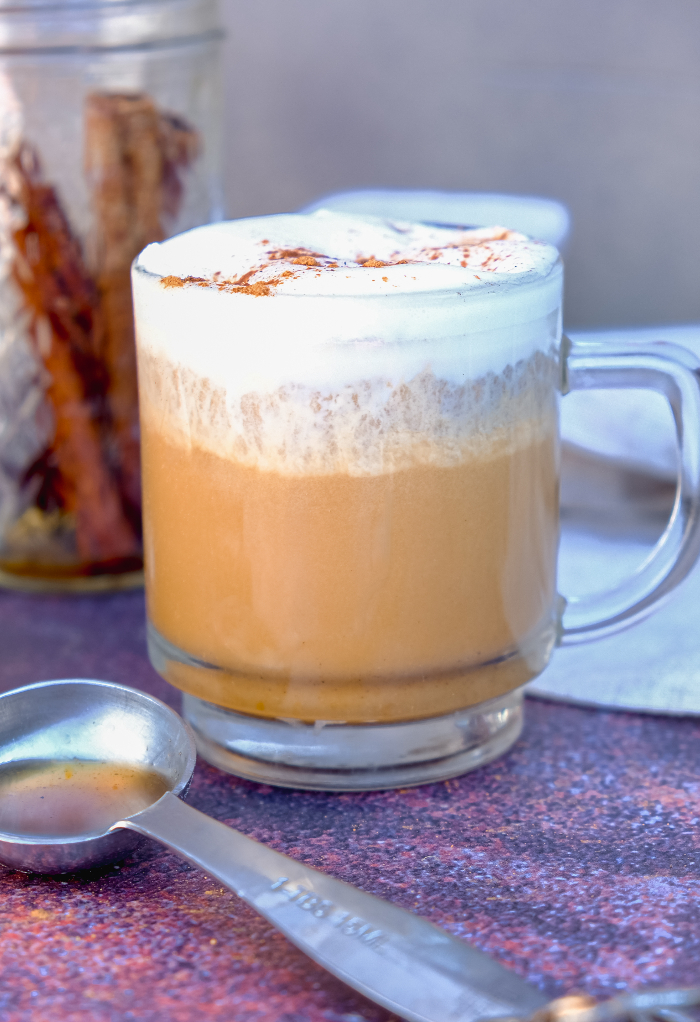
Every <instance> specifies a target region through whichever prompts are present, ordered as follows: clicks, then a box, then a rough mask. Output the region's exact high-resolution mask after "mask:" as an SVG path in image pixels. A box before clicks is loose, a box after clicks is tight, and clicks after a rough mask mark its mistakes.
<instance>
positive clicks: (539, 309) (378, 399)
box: [133, 211, 562, 474]
mask: <svg viewBox="0 0 700 1022" xmlns="http://www.w3.org/2000/svg"><path fill="white" fill-rule="evenodd" d="M133 284H134V307H135V313H136V332H137V344H138V351H139V389H140V394H141V402H142V412H143V422H144V426H145V427H146V428H157V429H158V430H159V431H161V432H167V433H168V434H169V435H170V436H171V438H172V440H173V442H175V443H177V444H179V445H185V446H197V447H200V448H202V449H206V450H209V451H211V452H213V453H216V454H218V455H220V456H221V457H224V458H229V459H232V460H235V461H238V462H241V463H243V464H245V465H249V466H251V467H253V466H254V467H257V468H260V469H262V470H265V471H278V472H284V473H307V472H311V473H323V472H348V473H351V474H356V473H359V474H379V473H382V472H393V471H398V470H399V469H401V468H404V467H406V466H407V465H410V464H413V463H414V462H416V459H418V461H420V462H421V463H426V464H428V463H429V464H440V465H452V464H455V463H457V462H458V461H459V460H460V459H461V458H463V457H466V456H467V453H468V452H471V453H472V455H473V454H474V452H475V451H476V450H477V449H478V450H482V448H483V446H484V444H485V443H486V445H487V447H490V446H492V441H493V442H494V443H495V441H496V437H498V438H499V439H498V443H499V444H500V445H501V446H502V445H503V443H506V444H511V443H514V444H516V443H524V442H530V441H529V440H528V437H529V436H531V435H532V431H533V430H535V432H537V430H539V428H540V427H539V426H538V425H536V423H537V421H539V417H540V416H544V418H543V421H544V420H546V423H545V425H546V428H547V429H549V428H550V427H549V425H548V423H549V422H550V420H551V413H550V411H549V410H547V411H546V414H545V412H544V411H543V409H545V407H546V408H547V409H548V408H549V405H550V404H551V401H552V400H553V398H554V392H555V388H556V380H555V377H556V372H557V355H556V352H557V348H558V343H559V336H560V331H561V290H562V271H561V263H560V261H559V257H558V253H557V251H556V249H554V248H553V247H551V246H550V245H546V244H541V243H539V242H536V241H531V240H530V239H528V238H525V237H524V236H523V235H520V234H516V233H515V232H513V231H508V230H506V229H504V228H500V227H496V228H485V229H480V230H478V231H460V230H451V229H447V228H433V227H428V226H425V225H421V224H406V223H402V224H399V223H393V222H388V221H381V220H374V219H368V220H364V219H359V218H356V217H351V216H348V215H345V214H336V213H329V212H327V211H320V212H319V213H315V214H311V215H291V214H289V215H281V216H274V217H259V218H255V219H250V220H239V221H233V222H231V223H222V224H212V225H208V226H206V227H200V228H197V229H195V230H193V231H189V232H188V233H186V234H182V235H179V236H178V237H175V238H171V239H169V240H168V241H165V242H161V243H160V244H155V245H150V246H149V247H148V248H147V249H145V250H144V252H143V253H142V254H141V255H140V256H139V258H138V260H137V261H136V264H135V268H134V273H133ZM509 367H510V368H509ZM507 369H509V371H508V373H506V372H505V370H507ZM526 422H529V423H530V425H529V426H526ZM543 428H544V427H543ZM489 436H490V437H491V439H488V440H487V437H489Z"/></svg>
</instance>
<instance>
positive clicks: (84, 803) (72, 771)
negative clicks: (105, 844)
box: [0, 759, 168, 837]
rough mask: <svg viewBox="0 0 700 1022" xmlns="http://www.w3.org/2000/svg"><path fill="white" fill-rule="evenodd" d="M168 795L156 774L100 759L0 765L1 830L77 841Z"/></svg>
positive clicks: (38, 761) (164, 783) (165, 783)
mask: <svg viewBox="0 0 700 1022" xmlns="http://www.w3.org/2000/svg"><path fill="white" fill-rule="evenodd" d="M167 790H168V783H167V781H166V780H165V778H164V777H162V776H161V775H160V774H159V773H156V771H155V770H150V769H148V768H147V767H139V766H131V765H129V764H127V763H103V762H100V761H99V760H81V759H70V760H54V759H33V760H21V761H19V762H16V763H3V764H2V766H0V831H2V832H3V833H5V834H33V835H44V836H45V837H77V836H78V835H80V834H90V833H93V834H94V833H99V832H102V831H105V830H108V828H109V827H111V826H112V824H113V823H116V822H117V820H122V819H124V817H125V816H133V814H134V813H138V812H140V811H141V810H142V809H146V807H147V806H150V805H152V804H153V803H154V802H157V801H158V799H159V798H160V797H161V795H164V794H165V792H166V791H167Z"/></svg>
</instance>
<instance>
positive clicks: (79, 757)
mask: <svg viewBox="0 0 700 1022" xmlns="http://www.w3.org/2000/svg"><path fill="white" fill-rule="evenodd" d="M195 759H196V750H195V744H194V738H193V735H192V732H191V731H190V728H189V726H188V725H187V724H186V723H185V722H184V721H183V720H182V718H181V717H179V716H178V714H177V713H175V711H174V710H171V709H170V707H168V706H166V705H165V703H162V702H161V701H160V700H159V699H154V698H153V697H152V696H149V695H146V693H145V692H138V691H136V690H135V689H132V688H128V687H127V686H125V685H116V684H114V683H112V682H107V681H87V680H67V681H45V682H39V683H38V684H35V685H27V686H25V687H24V688H19V689H15V690H14V691H12V692H8V693H6V694H5V695H2V696H0V773H1V772H2V771H3V770H4V771H7V770H8V769H10V768H11V766H13V765H15V764H23V763H27V762H30V763H31V762H36V761H46V762H56V761H57V762H61V763H70V761H73V760H75V761H78V762H95V763H99V764H105V765H107V766H110V765H112V766H114V767H115V769H119V768H124V767H132V768H135V769H138V770H142V771H152V772H154V773H156V774H157V775H159V777H160V778H161V779H162V781H163V785H162V787H163V788H164V789H165V790H166V791H170V792H172V794H173V795H184V794H185V793H186V791H187V788H188V786H189V783H190V779H191V777H192V772H193V770H194V765H195ZM113 822H115V821H114V820H112V821H110V823H113ZM140 840H141V835H140V834H138V833H137V832H136V831H134V830H130V829H125V828H120V829H118V830H110V829H109V826H108V827H107V828H106V829H99V830H88V831H87V832H86V833H84V834H76V835H72V836H63V835H61V836H59V835H56V836H54V835H51V834H33V833H29V834H25V833H21V832H20V833H4V832H2V831H1V830H0V862H3V863H5V864H6V865H7V866H11V867H13V868H15V869H20V870H28V871H31V872H37V873H68V872H73V871H74V870H79V869H89V868H92V867H95V866H102V865H105V864H106V863H108V862H114V861H115V860H118V859H120V858H123V857H124V855H126V854H127V853H128V852H129V851H130V850H131V849H132V848H133V847H134V846H135V845H136V844H138V842H139V841H140Z"/></svg>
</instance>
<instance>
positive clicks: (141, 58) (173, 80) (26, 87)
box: [0, 0, 221, 590]
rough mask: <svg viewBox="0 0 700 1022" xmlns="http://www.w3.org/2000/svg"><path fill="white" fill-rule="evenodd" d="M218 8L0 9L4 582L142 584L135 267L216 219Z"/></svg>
mask: <svg viewBox="0 0 700 1022" xmlns="http://www.w3.org/2000/svg"><path fill="white" fill-rule="evenodd" d="M220 39H221V32H220V29H219V27H218V11H217V6H216V0H150V2H142V0H131V2H121V0H102V2H99V0H97V2H87V3H85V2H83V3H72V2H67V3H60V4H59V3H56V2H51V0H48V2H44V0H38V2H36V0H35V2H32V0H24V2H21V0H16V2H15V3H14V4H5V3H2V2H1V0H0V584H2V585H4V586H8V587H12V588H19V589H32V590H64V589H65V590H71V589H77V590H91V589H109V588H121V587H125V586H129V585H134V584H139V583H140V581H141V578H142V541H141V484H140V464H139V423H138V404H137V391H136V361H135V352H134V336H133V318H132V304H131V288H130V280H129V273H130V266H131V262H132V260H133V259H134V257H135V256H136V255H137V254H138V253H139V252H140V250H141V249H142V248H143V247H144V246H145V245H147V244H149V243H150V242H153V241H160V240H163V239H164V238H167V237H169V236H170V235H171V234H176V233H178V232H180V231H182V230H186V229H187V228H190V227H194V226H197V225H199V224H203V223H207V222H209V221H212V220H216V219H220V218H221V157H220V134H221V133H220V123H221V102H220V96H221V88H220V76H219V60H218V56H219V48H220Z"/></svg>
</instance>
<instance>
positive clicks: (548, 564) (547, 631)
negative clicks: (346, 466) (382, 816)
mask: <svg viewBox="0 0 700 1022" xmlns="http://www.w3.org/2000/svg"><path fill="white" fill-rule="evenodd" d="M144 413H145V414H144V415H143V470H144V515H145V536H146V546H147V568H146V571H147V595H148V612H149V617H150V621H151V623H152V624H153V625H154V626H155V628H156V629H157V631H158V632H159V633H160V634H161V635H162V636H163V637H164V638H165V639H166V640H168V641H169V642H170V643H172V644H173V645H175V646H176V647H178V648H179V649H181V650H184V651H186V652H187V653H188V654H190V656H192V657H195V658H198V659H199V660H202V661H205V662H206V663H208V664H212V665H215V666H216V667H218V668H220V670H207V669H206V668H204V667H202V668H198V667H196V666H193V665H186V664H182V663H178V662H176V661H175V660H174V659H173V660H171V661H169V663H168V668H167V672H166V676H167V678H168V680H169V681H171V682H172V683H173V684H174V685H176V686H178V687H179V688H181V689H183V690H185V691H187V692H190V693H192V694H193V695H196V696H198V697H200V698H202V699H206V700H208V701H210V702H214V703H217V704H219V705H221V706H226V707H229V708H231V709H234V710H237V711H239V712H243V713H248V714H254V715H260V716H265V717H287V718H296V719H301V720H305V721H316V720H320V721H348V722H368V721H396V720H410V719H418V718H422V717H429V716H437V715H441V714H446V713H450V712H452V711H454V710H456V709H460V708H462V707H465V706H469V705H472V704H475V703H479V702H482V701H483V700H486V699H489V698H493V697H495V696H498V695H501V694H502V693H504V692H507V691H509V690H512V689H514V688H516V687H518V686H519V685H521V684H524V683H525V682H526V681H528V680H529V679H530V678H531V677H533V676H534V675H535V674H537V673H538V672H539V671H540V670H541V669H542V667H543V666H544V665H545V663H546V658H547V656H548V653H549V649H550V647H551V642H552V636H553V625H552V614H553V607H554V601H555V590H554V586H555V574H556V549H557V542H558V483H557V441H556V434H557V422H556V411H555V410H554V409H552V408H544V409H542V411H541V416H540V417H539V418H538V419H535V420H533V419H530V420H526V421H523V422H520V423H515V424H514V425H513V427H512V428H511V429H509V430H506V431H505V432H504V431H502V430H501V431H500V432H499V431H496V432H494V436H493V438H492V440H488V439H487V441H486V442H484V443H482V444H481V445H480V446H479V448H478V450H475V452H474V453H473V454H472V455H470V454H469V451H468V450H467V451H465V454H464V456H463V458H462V460H461V461H460V463H459V464H456V465H452V466H448V467H444V466H443V467H441V466H439V465H430V464H423V463H420V464H417V465H416V466H415V467H413V468H410V467H409V468H405V469H401V470H399V471H394V472H388V473H386V474H376V475H352V474H347V473H338V472H332V473H328V474H319V475H303V474H298V473H297V474H283V473H278V472H274V471H261V470H260V469H258V468H255V467H250V466H246V465H244V464H242V463H240V462H237V461H236V460H235V459H234V458H231V457H221V456H219V455H217V454H215V453H212V452H211V451H207V450H204V449H202V448H201V447H198V446H197V445H196V443H193V444H191V445H188V444H187V443H182V442H178V439H177V438H176V437H174V435H173V434H172V432H169V431H166V430H164V429H162V428H161V424H162V420H161V419H159V416H158V414H157V413H156V412H155V411H154V412H152V413H151V412H150V411H149V410H148V409H147V408H144Z"/></svg>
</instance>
